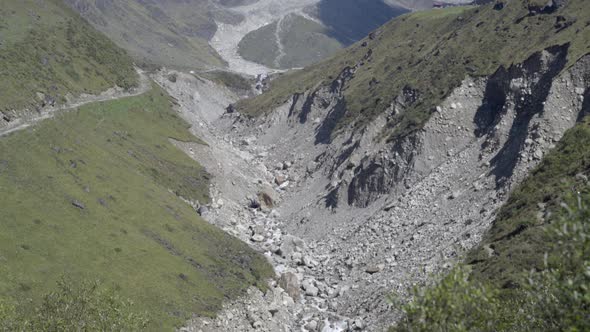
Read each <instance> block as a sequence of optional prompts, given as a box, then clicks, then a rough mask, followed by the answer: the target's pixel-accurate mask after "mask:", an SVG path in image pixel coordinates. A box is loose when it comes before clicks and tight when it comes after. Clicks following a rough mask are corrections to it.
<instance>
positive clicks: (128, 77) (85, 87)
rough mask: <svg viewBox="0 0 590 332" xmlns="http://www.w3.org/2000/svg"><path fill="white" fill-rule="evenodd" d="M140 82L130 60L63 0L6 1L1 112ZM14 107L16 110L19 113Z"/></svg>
mask: <svg viewBox="0 0 590 332" xmlns="http://www.w3.org/2000/svg"><path fill="white" fill-rule="evenodd" d="M136 84H137V74H136V73H135V70H134V69H133V63H132V60H131V59H130V58H129V57H128V56H127V55H126V54H125V52H124V51H123V50H121V49H120V48H118V47H117V46H116V45H115V44H113V43H112V42H111V41H110V40H108V39H107V38H106V37H105V36H103V35H102V34H100V33H99V32H97V31H96V30H95V29H94V28H92V27H91V26H90V25H89V24H88V23H86V22H85V21H84V20H83V19H82V18H80V17H79V16H78V15H77V14H76V13H75V12H73V11H72V10H71V9H69V8H68V7H67V6H65V5H64V4H63V3H62V2H61V1H60V0H47V1H35V0H3V1H2V5H1V6H0V111H1V112H2V113H3V114H4V117H5V120H10V118H11V117H13V116H17V114H18V113H19V111H21V110H22V109H24V108H29V109H30V110H32V111H34V110H35V109H36V108H38V107H40V106H41V105H44V104H48V103H54V102H57V103H60V102H62V101H63V100H64V98H65V96H66V95H67V94H72V95H78V94H81V93H88V94H94V93H98V92H102V91H104V90H106V89H108V88H111V87H113V86H115V85H118V86H120V87H123V88H130V87H132V86H135V85H136ZM15 111H16V112H15Z"/></svg>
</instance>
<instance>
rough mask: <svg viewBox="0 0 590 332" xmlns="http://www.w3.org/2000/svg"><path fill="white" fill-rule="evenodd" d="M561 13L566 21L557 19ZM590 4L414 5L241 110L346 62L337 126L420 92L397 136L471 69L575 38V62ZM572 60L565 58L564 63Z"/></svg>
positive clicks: (588, 30) (301, 87)
mask: <svg viewBox="0 0 590 332" xmlns="http://www.w3.org/2000/svg"><path fill="white" fill-rule="evenodd" d="M558 17H562V18H563V19H564V20H566V21H567V24H556V22H557V18H558ZM589 21H590V11H588V10H587V4H586V3H585V1H583V0H571V1H568V4H567V6H565V7H563V8H561V9H559V10H558V11H556V12H555V13H552V14H542V15H530V14H529V11H528V8H527V6H526V4H525V1H510V2H507V3H506V6H504V8H503V9H502V10H495V9H494V8H493V4H490V5H485V6H482V7H455V8H448V9H443V10H431V11H425V12H418V13H412V14H408V15H404V16H401V17H398V18H396V19H394V20H393V21H391V22H389V23H387V24H386V25H385V26H384V27H382V28H380V29H378V30H377V31H376V32H375V33H374V34H372V35H371V36H370V37H368V38H365V39H364V40H362V41H360V42H358V43H357V44H355V45H353V46H352V47H351V48H349V49H347V50H346V51H342V52H341V53H339V54H337V55H336V56H335V57H333V58H332V59H329V60H326V61H324V62H322V63H319V64H317V65H313V66H311V67H309V68H307V69H305V70H301V71H295V72H292V73H288V74H285V75H282V76H281V77H279V78H277V79H275V80H274V81H273V82H272V83H271V90H270V91H268V92H267V93H264V94H262V95H260V96H258V97H255V98H251V99H247V100H243V101H241V102H239V103H238V104H237V105H236V108H237V110H238V111H240V112H242V113H245V114H250V115H252V116H256V115H259V114H264V113H266V112H270V111H271V110H273V109H274V108H275V107H277V106H278V105H281V104H283V103H285V102H287V101H288V100H289V99H290V98H291V96H292V95H293V94H294V93H297V92H299V93H301V92H304V91H306V90H308V89H311V88H313V87H314V86H316V85H317V84H318V82H323V83H324V84H329V83H330V82H331V81H332V80H334V79H336V77H338V75H339V73H340V72H341V71H342V70H343V69H345V68H346V67H354V66H357V65H359V67H358V68H357V70H356V72H355V74H354V78H352V80H350V81H349V82H348V84H347V86H346V88H345V90H344V97H345V101H346V105H347V108H346V112H345V113H344V115H343V116H342V117H341V118H340V119H338V126H337V127H336V128H335V133H337V132H338V130H339V129H342V128H344V127H346V126H348V125H356V126H359V127H362V126H363V125H364V124H366V123H368V122H369V121H371V120H372V119H374V118H375V117H376V116H377V115H378V114H381V113H383V112H384V111H385V110H386V109H387V108H388V107H389V106H390V104H391V102H392V101H393V100H395V98H396V97H397V95H398V94H400V93H401V91H402V90H403V89H404V88H406V87H407V88H410V89H413V90H416V91H417V93H418V95H419V98H418V100H417V101H416V102H415V103H414V104H412V105H411V106H410V107H409V108H408V109H407V110H406V111H405V112H402V113H401V114H398V115H396V116H392V117H391V118H390V119H389V124H388V126H387V128H386V130H385V131H386V132H385V133H384V135H383V136H384V137H386V138H389V139H392V140H393V139H396V138H398V137H401V136H404V135H406V134H408V133H410V132H413V131H415V130H418V129H420V128H421V127H422V126H423V124H424V123H425V122H426V121H427V120H428V119H429V117H430V115H431V114H432V112H433V109H434V107H435V106H436V105H437V104H439V103H440V102H441V100H443V99H444V98H445V97H446V96H448V95H449V94H450V93H451V92H452V91H453V90H454V89H455V88H456V87H457V86H459V85H460V83H461V82H462V80H463V79H464V78H465V77H466V76H467V75H471V76H487V75H490V74H492V73H493V72H495V71H496V70H497V69H498V68H499V67H500V66H505V67H508V66H510V65H511V64H514V63H521V62H522V61H524V60H525V59H527V58H528V57H529V56H530V55H532V54H533V53H534V52H537V51H541V50H543V49H545V48H547V47H550V46H554V45H563V44H565V43H570V48H569V55H568V61H569V65H571V64H573V63H574V62H575V61H576V60H578V59H579V58H580V57H581V56H582V55H584V54H587V53H588V52H590V43H589V42H588V40H589V39H590V27H589V26H588V22H589ZM566 68H567V66H566Z"/></svg>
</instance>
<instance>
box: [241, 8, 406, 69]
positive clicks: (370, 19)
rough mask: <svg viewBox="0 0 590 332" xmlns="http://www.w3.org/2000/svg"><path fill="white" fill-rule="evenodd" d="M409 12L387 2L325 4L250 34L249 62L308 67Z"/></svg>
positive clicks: (244, 49) (245, 43)
mask: <svg viewBox="0 0 590 332" xmlns="http://www.w3.org/2000/svg"><path fill="white" fill-rule="evenodd" d="M407 11H408V10H407V9H405V8H403V7H401V6H398V5H391V4H386V3H385V2H384V1H383V0H321V1H319V2H318V3H317V4H315V5H312V6H309V7H307V8H305V9H304V10H303V12H302V13H293V14H290V15H287V16H285V17H282V18H280V19H278V20H277V21H274V22H272V23H270V24H268V25H266V26H263V27H261V28H260V29H258V30H255V31H252V32H250V33H249V34H247V35H246V36H245V37H244V38H243V39H242V41H241V42H240V44H239V54H240V55H241V56H242V57H244V59H246V60H250V61H252V62H256V63H260V64H263V65H265V66H267V67H270V68H296V67H304V66H307V65H310V64H313V63H316V62H318V61H320V60H323V59H325V58H327V57H329V56H331V55H334V54H335V53H336V52H337V51H338V50H340V49H342V48H344V47H346V46H349V45H351V44H353V43H354V42H356V41H358V40H359V39H362V38H363V37H365V36H366V35H367V34H369V32H371V31H372V30H374V29H376V28H378V27H379V26H381V25H383V24H384V23H386V22H387V21H389V20H390V19H391V18H393V17H396V16H399V15H401V14H404V13H406V12H407Z"/></svg>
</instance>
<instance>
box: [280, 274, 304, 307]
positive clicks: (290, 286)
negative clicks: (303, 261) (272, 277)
mask: <svg viewBox="0 0 590 332" xmlns="http://www.w3.org/2000/svg"><path fill="white" fill-rule="evenodd" d="M279 286H281V288H282V289H284V290H285V292H286V293H287V294H288V295H289V296H290V297H291V298H292V299H294V300H298V299H299V296H300V294H301V292H300V291H299V289H300V286H299V279H297V276H296V275H295V273H293V272H286V273H283V274H282V275H281V279H280V280H279Z"/></svg>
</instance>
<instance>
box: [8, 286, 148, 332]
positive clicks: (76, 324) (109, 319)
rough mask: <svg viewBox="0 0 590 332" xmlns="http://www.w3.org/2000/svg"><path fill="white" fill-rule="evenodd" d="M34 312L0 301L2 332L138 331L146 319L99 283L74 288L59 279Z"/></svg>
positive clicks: (127, 302)
mask: <svg viewBox="0 0 590 332" xmlns="http://www.w3.org/2000/svg"><path fill="white" fill-rule="evenodd" d="M57 286H58V287H57V290H56V291H54V292H51V293H49V294H47V295H46V296H45V298H44V299H43V302H42V303H41V304H40V305H39V306H37V307H36V308H34V309H33V310H27V309H26V308H24V307H20V308H16V306H15V305H14V304H12V303H9V302H7V301H0V330H1V331H141V330H143V329H144V328H145V327H146V326H147V323H148V319H147V317H146V315H144V314H140V313H136V312H135V311H134V308H133V303H132V302H131V301H129V300H127V299H123V298H121V297H120V296H118V295H117V294H116V292H115V291H113V290H112V289H105V288H104V287H101V285H100V284H99V283H98V282H84V283H82V284H80V285H75V284H74V283H73V282H72V281H71V280H68V279H62V280H60V281H59V282H58V284H57Z"/></svg>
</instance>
